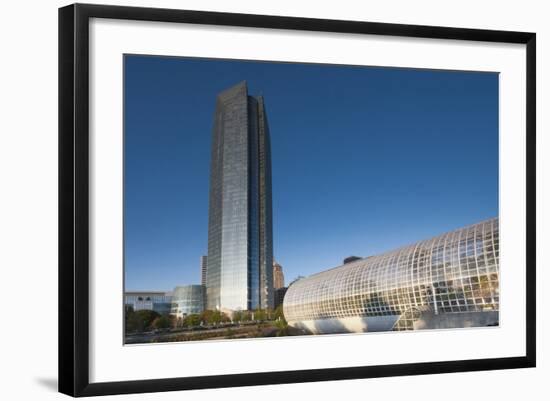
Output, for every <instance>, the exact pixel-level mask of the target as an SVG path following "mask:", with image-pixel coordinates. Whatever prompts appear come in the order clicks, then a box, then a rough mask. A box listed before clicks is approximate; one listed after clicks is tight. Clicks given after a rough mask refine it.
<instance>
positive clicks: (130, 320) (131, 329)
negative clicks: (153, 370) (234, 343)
mask: <svg viewBox="0 0 550 401" xmlns="http://www.w3.org/2000/svg"><path fill="white" fill-rule="evenodd" d="M265 321H276V322H277V325H284V326H286V321H285V319H284V315H283V308H282V305H281V306H279V307H277V308H276V309H275V310H271V309H256V310H254V311H236V312H233V314H232V316H229V315H227V314H226V313H224V312H221V311H217V310H216V311H213V310H205V311H204V312H202V313H200V314H190V315H187V316H185V317H183V318H176V317H175V316H172V315H160V314H158V313H157V312H155V311H152V310H139V311H134V310H133V308H132V307H127V308H126V316H125V325H126V333H142V332H146V331H151V330H161V329H168V328H176V327H189V328H190V327H198V326H219V325H222V324H224V323H246V322H265Z"/></svg>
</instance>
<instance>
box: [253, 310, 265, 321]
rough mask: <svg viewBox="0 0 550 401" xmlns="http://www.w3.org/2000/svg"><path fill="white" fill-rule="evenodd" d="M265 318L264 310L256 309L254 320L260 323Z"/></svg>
mask: <svg viewBox="0 0 550 401" xmlns="http://www.w3.org/2000/svg"><path fill="white" fill-rule="evenodd" d="M266 318H267V314H266V312H265V310H263V309H256V310H255V311H254V320H259V321H260V322H263V321H264V320H266Z"/></svg>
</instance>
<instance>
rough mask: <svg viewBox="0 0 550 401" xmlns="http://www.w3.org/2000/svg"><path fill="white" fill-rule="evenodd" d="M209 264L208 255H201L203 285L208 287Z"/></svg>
mask: <svg viewBox="0 0 550 401" xmlns="http://www.w3.org/2000/svg"><path fill="white" fill-rule="evenodd" d="M207 266H208V256H201V285H204V286H205V287H206V268H207Z"/></svg>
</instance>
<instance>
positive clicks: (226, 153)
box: [206, 82, 273, 310]
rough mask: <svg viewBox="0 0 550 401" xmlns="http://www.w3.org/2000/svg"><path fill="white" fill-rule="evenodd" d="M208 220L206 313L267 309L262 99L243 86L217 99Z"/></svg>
mask: <svg viewBox="0 0 550 401" xmlns="http://www.w3.org/2000/svg"><path fill="white" fill-rule="evenodd" d="M208 218H209V221H208V258H207V269H206V297H207V308H208V309H224V308H225V309H230V310H239V309H240V310H246V309H256V308H271V307H272V306H273V275H272V268H271V266H272V263H273V243H272V221H271V220H272V218H271V151H270V145H269V130H268V125H267V120H266V116H265V106H264V101H263V98H262V97H253V96H248V90H247V86H246V83H245V82H241V83H239V84H237V85H235V86H234V87H232V88H229V89H227V90H225V91H223V92H222V93H220V94H219V95H218V97H217V102H216V111H215V116H214V128H213V134H212V154H211V168H210V204H209V216H208ZM267 266H269V268H267Z"/></svg>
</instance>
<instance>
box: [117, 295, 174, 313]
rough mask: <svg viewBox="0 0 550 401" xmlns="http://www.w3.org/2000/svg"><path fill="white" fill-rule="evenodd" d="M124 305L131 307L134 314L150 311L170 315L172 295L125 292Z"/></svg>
mask: <svg viewBox="0 0 550 401" xmlns="http://www.w3.org/2000/svg"><path fill="white" fill-rule="evenodd" d="M124 304H125V305H126V306H129V307H131V308H132V309H133V310H134V312H137V311H140V310H152V311H155V312H157V313H160V314H161V315H164V314H168V313H170V309H171V304H172V295H171V293H169V292H163V291H126V292H125V293H124Z"/></svg>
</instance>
